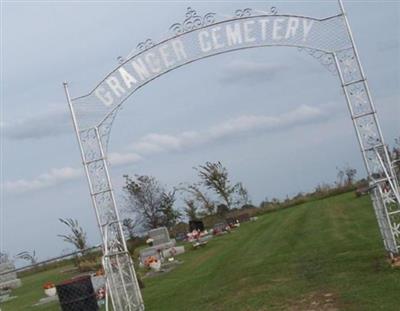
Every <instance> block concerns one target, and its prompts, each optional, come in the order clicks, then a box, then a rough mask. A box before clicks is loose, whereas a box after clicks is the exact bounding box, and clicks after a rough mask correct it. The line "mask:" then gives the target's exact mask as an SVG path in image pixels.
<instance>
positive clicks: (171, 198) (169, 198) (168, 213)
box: [160, 190, 182, 229]
mask: <svg viewBox="0 0 400 311" xmlns="http://www.w3.org/2000/svg"><path fill="white" fill-rule="evenodd" d="M175 192H176V190H173V191H170V192H163V194H162V198H161V206H160V209H161V212H162V214H163V216H162V224H163V225H164V226H165V227H167V228H168V229H171V228H172V227H173V226H175V225H176V224H177V223H178V220H179V219H180V218H181V216H182V214H181V213H180V212H179V211H177V210H175V209H174V203H175V200H176V198H175Z"/></svg>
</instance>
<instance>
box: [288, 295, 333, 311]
mask: <svg viewBox="0 0 400 311" xmlns="http://www.w3.org/2000/svg"><path fill="white" fill-rule="evenodd" d="M286 310H287V311H339V310H341V308H340V303H339V297H338V296H337V295H336V294H334V293H331V292H315V293H311V294H308V295H306V296H303V297H301V298H300V299H299V300H297V301H296V302H294V303H293V304H292V305H291V306H290V307H288V308H287V309H286Z"/></svg>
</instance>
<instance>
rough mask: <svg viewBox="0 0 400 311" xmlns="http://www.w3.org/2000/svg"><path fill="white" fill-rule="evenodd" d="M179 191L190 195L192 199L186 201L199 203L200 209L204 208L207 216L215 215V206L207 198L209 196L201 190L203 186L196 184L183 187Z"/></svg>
mask: <svg viewBox="0 0 400 311" xmlns="http://www.w3.org/2000/svg"><path fill="white" fill-rule="evenodd" d="M179 190H181V191H183V192H186V193H188V194H189V195H190V196H191V197H192V198H186V199H185V200H188V201H194V202H193V203H196V202H197V203H199V205H200V208H202V209H203V210H204V211H205V212H206V213H207V214H213V213H214V212H215V204H214V202H213V201H212V200H211V199H210V198H209V197H208V196H207V194H206V193H205V192H204V191H203V190H201V184H199V183H194V184H190V185H186V186H182V187H180V188H179ZM186 205H187V204H186Z"/></svg>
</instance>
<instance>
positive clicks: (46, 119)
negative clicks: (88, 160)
mask: <svg viewBox="0 0 400 311" xmlns="http://www.w3.org/2000/svg"><path fill="white" fill-rule="evenodd" d="M1 130H2V131H3V134H4V137H6V138H8V139H12V140H24V139H39V138H44V137H50V136H59V135H62V134H65V133H68V132H71V133H72V131H73V128H72V121H71V119H70V117H69V113H68V111H67V110H52V111H50V112H47V113H44V114H39V115H35V116H31V117H28V118H25V119H20V120H15V121H13V122H4V123H3V124H1Z"/></svg>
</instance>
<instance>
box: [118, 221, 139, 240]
mask: <svg viewBox="0 0 400 311" xmlns="http://www.w3.org/2000/svg"><path fill="white" fill-rule="evenodd" d="M140 225H141V224H140V218H139V217H135V218H134V219H133V218H124V219H123V220H122V226H123V230H124V231H125V234H127V235H128V236H129V238H130V239H133V238H135V236H136V234H137V232H138V231H139V230H140Z"/></svg>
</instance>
